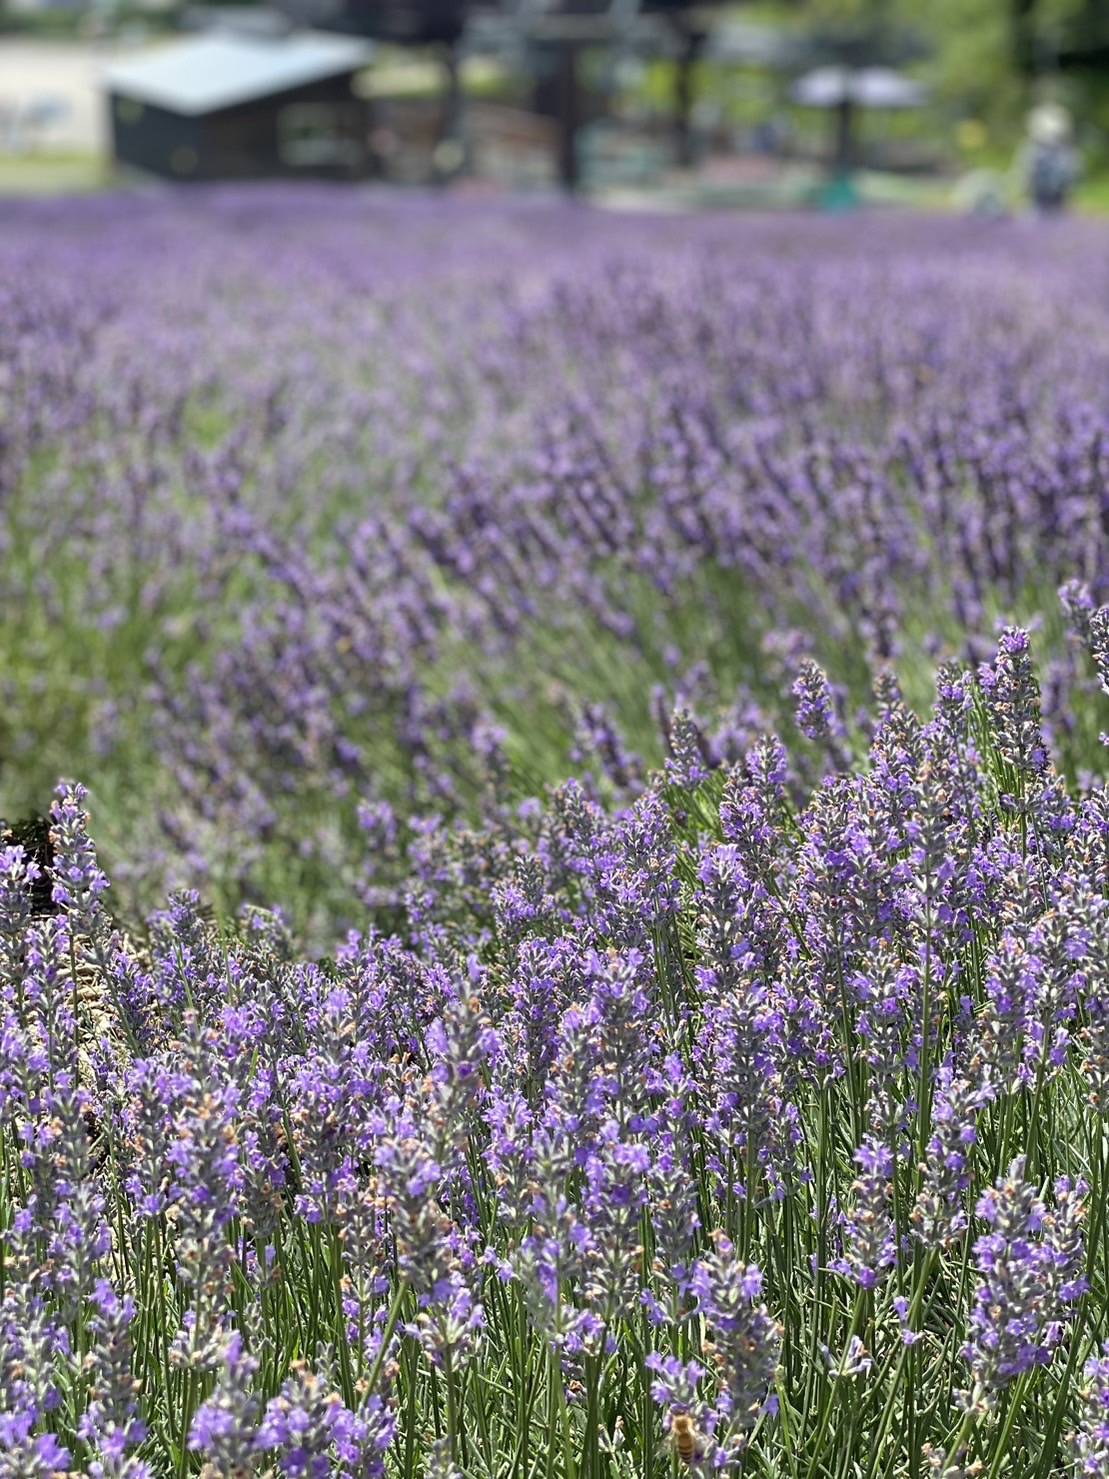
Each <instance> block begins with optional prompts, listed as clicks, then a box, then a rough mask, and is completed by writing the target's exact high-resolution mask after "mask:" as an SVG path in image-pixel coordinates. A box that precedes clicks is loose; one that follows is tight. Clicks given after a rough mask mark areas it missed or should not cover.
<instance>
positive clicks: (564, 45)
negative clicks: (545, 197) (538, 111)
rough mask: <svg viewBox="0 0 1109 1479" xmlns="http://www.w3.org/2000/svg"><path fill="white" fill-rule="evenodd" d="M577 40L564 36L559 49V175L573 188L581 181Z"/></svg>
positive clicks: (565, 186)
mask: <svg viewBox="0 0 1109 1479" xmlns="http://www.w3.org/2000/svg"><path fill="white" fill-rule="evenodd" d="M579 49H580V48H579V46H578V43H577V42H576V41H573V40H571V39H569V38H564V39H563V40H561V41H559V43H558V46H557V50H558V178H559V182H560V183H561V185H562V188H563V189H564V190H568V191H570V192H571V193H572V192H574V191H576V190H577V188H578V186H579V184H580V183H581V171H580V169H579V166H578V128H579V126H580V124H581V89H580V87H579V83H578V51H579Z"/></svg>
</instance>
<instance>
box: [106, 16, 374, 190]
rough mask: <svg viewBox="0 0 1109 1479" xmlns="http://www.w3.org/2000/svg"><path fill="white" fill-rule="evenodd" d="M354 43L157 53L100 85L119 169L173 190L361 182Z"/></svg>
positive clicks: (309, 36)
mask: <svg viewBox="0 0 1109 1479" xmlns="http://www.w3.org/2000/svg"><path fill="white" fill-rule="evenodd" d="M372 55H373V47H372V44H371V43H369V42H367V41H365V40H362V39H359V38H357V37H353V36H338V35H332V34H323V33H318V32H312V31H302V32H291V33H289V34H287V35H272V36H266V35H253V36H252V35H244V34H237V33H233V32H226V33H225V32H221V31H217V32H212V33H209V34H204V35H200V36H196V37H190V38H188V39H185V40H179V41H172V42H169V43H167V44H165V45H163V46H159V47H157V48H156V49H154V50H152V51H151V52H149V53H148V54H146V55H143V56H140V57H137V58H134V59H131V60H128V61H126V62H122V63H119V64H117V65H116V66H114V67H112V68H110V69H109V70H108V72H107V74H106V77H105V86H106V88H107V92H108V100H109V111H110V117H111V131H112V147H113V152H114V155H115V158H116V162H117V163H118V164H121V165H125V166H131V167H133V168H136V169H140V170H143V171H146V172H148V173H151V174H156V175H162V176H165V177H167V178H170V179H174V180H217V179H236V178H246V177H250V178H257V177H259V176H275V175H292V176H306V175H322V176H329V177H333V178H334V177H339V178H348V179H349V178H357V177H359V176H360V175H362V174H364V173H365V172H366V170H367V167H368V163H369V160H368V144H367V137H368V118H367V112H366V103H365V101H364V99H363V98H362V97H360V96H359V92H358V89H357V87H356V85H355V80H356V77H357V75H358V73H359V72H360V71H361V70H362V69H363V68H364V67H365V66H366V65H367V63H368V62H369V61H370V59H371V57H372Z"/></svg>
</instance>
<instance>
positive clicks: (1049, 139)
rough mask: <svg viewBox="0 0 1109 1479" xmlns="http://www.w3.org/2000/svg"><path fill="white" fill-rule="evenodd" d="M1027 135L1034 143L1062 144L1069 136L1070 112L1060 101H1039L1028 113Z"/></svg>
mask: <svg viewBox="0 0 1109 1479" xmlns="http://www.w3.org/2000/svg"><path fill="white" fill-rule="evenodd" d="M1028 136H1029V138H1030V139H1031V140H1032V142H1033V143H1035V144H1062V143H1063V142H1064V141H1065V140H1066V139H1068V138H1069V137H1070V114H1069V113H1068V112H1067V110H1066V108H1064V107H1063V105H1062V104H1061V103H1040V104H1039V106H1038V107H1035V108H1033V109H1032V111H1031V113H1029V115H1028Z"/></svg>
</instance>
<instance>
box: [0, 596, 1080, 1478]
mask: <svg viewBox="0 0 1109 1479" xmlns="http://www.w3.org/2000/svg"><path fill="white" fill-rule="evenodd" d="M1078 598H1081V600H1082V601H1083V602H1085V603H1086V605H1087V606H1088V608H1089V611H1090V613H1091V621H1090V623H1089V626H1090V627H1092V628H1093V629H1095V630H1096V622H1095V621H1094V620H1093V618H1094V617H1095V616H1096V618H1097V620H1098V621H1100V620H1104V619H1109V612H1107V611H1106V610H1105V609H1104V608H1098V607H1096V606H1094V605H1093V604H1092V601H1087V593H1085V592H1080V591H1079V592H1076V591H1071V592H1069V593H1068V599H1069V600H1070V601H1071V604H1073V603H1074V601H1075V600H1076V599H1078ZM826 689H827V679H826V678H825V676H824V674H823V673H822V672H820V671H819V670H818V669H816V668H815V667H807V668H806V669H805V676H804V681H803V682H801V683H800V684H799V685H798V691H797V698H796V701H797V705H798V709H799V711H800V714H799V719H800V723H801V725H802V727H803V728H805V729H806V732H811V734H812V738H811V739H808V740H803V741H802V740H799V741H798V742H797V744H796V746H795V750H794V753H791V752H790V751H788V750H787V749H786V748H785V747H783V745H782V744H781V742H780V741H779V740H778V739H776V738H774V737H773V736H771V735H767V736H764V737H761V738H759V739H757V740H756V741H755V742H754V743H752V744H751V745H750V746H749V747H748V749H747V750H746V752H745V754H744V755H743V756H742V757H741V758H740V759H739V760H737V761H735V762H733V763H730V764H727V765H716V766H710V765H709V764H708V763H707V762H705V763H702V762H700V761H697V760H695V759H692V758H690V756H691V755H692V753H693V751H696V750H697V745H696V744H695V743H694V741H693V740H692V739H691V738H688V737H687V738H686V739H683V740H682V741H681V744H680V745H677V746H676V747H675V748H676V750H677V751H679V752H681V753H683V754H684V752H685V751H686V750H688V751H689V752H690V756H687V757H686V758H685V759H682V760H681V761H680V763H679V762H678V761H675V763H673V764H670V765H668V766H666V767H665V768H663V769H660V770H657V771H654V772H651V773H649V774H648V775H647V776H646V777H645V779H644V782H643V786H642V790H641V794H639V795H638V796H637V797H636V799H635V800H634V801H632V802H631V803H629V804H627V805H623V806H617V807H606V806H604V805H602V804H601V803H600V802H598V801H597V800H596V799H594V798H592V797H591V796H590V794H589V792H588V790H587V788H586V787H585V786H584V785H583V784H582V783H581V782H580V781H577V780H569V781H566V782H564V783H562V784H560V785H557V786H554V787H551V788H548V789H547V791H546V792H545V794H544V796H543V797H542V799H540V800H537V801H535V803H534V804H532V805H529V806H527V807H524V808H522V809H520V810H518V811H517V812H515V813H512V812H510V811H508V810H505V811H504V812H502V813H500V814H496V815H492V816H490V817H489V818H488V819H487V820H486V821H484V822H483V823H482V824H481V825H480V826H478V827H476V828H469V829H465V828H461V827H458V828H447V827H440V828H437V829H424V830H423V831H421V832H418V833H417V834H416V836H415V837H414V839H413V840H412V842H411V843H410V845H409V846H408V848H407V850H406V855H405V857H404V859H403V860H402V867H401V871H402V872H403V874H404V881H403V883H402V884H401V885H400V887H399V903H398V905H397V913H398V919H399V920H401V921H402V923H401V925H400V927H398V929H396V930H395V931H394V932H392V933H389V934H383V933H380V932H377V931H374V930H369V931H366V932H363V933H357V932H351V933H350V934H349V935H348V936H347V937H346V938H345V939H344V940H343V941H342V943H341V945H340V946H339V947H338V949H337V950H336V952H335V954H334V956H333V957H331V958H326V959H315V960H310V959H304V958H302V957H301V956H300V955H299V953H298V952H297V950H296V948H295V945H294V943H293V941H292V939H291V937H290V935H289V932H288V930H287V929H286V927H285V926H284V924H283V922H282V921H281V919H280V918H279V917H278V916H276V915H273V914H268V913H266V912H265V911H261V910H259V909H257V908H253V907H247V908H246V909H245V910H244V911H243V913H242V915H241V916H240V918H239V919H238V921H237V922H236V923H235V924H234V925H233V926H231V925H228V926H218V925H217V924H215V923H214V922H213V921H212V919H211V918H210V917H209V916H207V915H206V914H205V912H204V910H203V909H202V908H201V905H200V902H199V899H198V897H197V895H196V894H194V893H189V892H182V893H177V894H175V895H174V896H172V898H171V899H170V901H169V903H168V906H167V907H166V908H165V909H163V910H162V911H160V912H159V913H157V914H156V915H154V916H153V917H152V919H151V920H150V923H149V927H148V930H147V932H146V933H145V935H144V936H143V937H142V938H141V939H139V940H138V941H137V942H136V941H135V940H132V939H131V938H129V937H128V936H127V935H125V934H124V933H123V932H122V931H121V930H120V929H119V928H118V927H117V926H116V925H115V924H114V923H113V919H112V916H111V915H110V913H109V912H108V901H109V899H110V897H111V890H110V887H109V886H108V880H107V879H106V877H105V874H104V872H103V871H102V869H101V867H100V863H99V859H98V855H97V850H96V847H95V844H94V843H93V841H92V840H91V838H90V835H89V831H88V816H87V812H86V801H87V798H86V795H85V792H84V791H83V789H82V788H81V787H79V786H75V785H71V784H63V785H62V786H61V787H60V788H59V791H58V794H57V797H56V799H55V801H54V804H53V809H52V821H53V830H52V844H53V855H54V861H53V879H54V882H53V890H52V903H51V905H50V906H49V907H47V908H43V907H42V906H41V905H40V906H36V904H35V902H34V901H35V898H36V897H37V896H36V894H35V891H34V889H35V884H36V882H37V879H36V873H37V866H36V864H35V863H34V862H32V861H29V859H28V858H27V856H26V855H25V853H24V851H23V849H22V848H20V847H18V846H15V847H9V848H8V849H6V850H5V851H4V852H3V853H2V854H0V944H2V952H0V954H2V961H3V983H4V985H3V1003H4V1005H3V1012H4V1020H3V1029H2V1034H0V1108H2V1131H0V1147H2V1153H0V1167H2V1181H0V1187H2V1201H0V1213H2V1226H3V1242H2V1248H3V1261H2V1263H0V1411H2V1413H3V1417H2V1420H0V1473H3V1474H11V1475H30V1474H43V1475H47V1474H63V1473H87V1474H90V1475H97V1476H100V1475H128V1476H138V1475H159V1476H161V1475H166V1476H168V1475H186V1474H204V1475H208V1476H242V1475H249V1474H259V1475H261V1474H273V1475H290V1476H293V1475H296V1476H300V1475H320V1476H324V1475H348V1476H354V1475H389V1476H401V1475H403V1476H405V1479H411V1476H416V1475H456V1476H457V1475H464V1476H483V1479H484V1476H490V1479H492V1476H505V1479H507V1476H510V1475H511V1476H524V1475H535V1474H542V1475H545V1476H551V1479H554V1476H558V1479H599V1476H606V1479H608V1476H612V1479H615V1476H628V1479H631V1476H633V1475H634V1476H640V1475H645V1476H648V1479H650V1476H657V1479H662V1476H663V1475H666V1474H673V1473H677V1472H679V1471H681V1470H682V1469H685V1468H689V1469H691V1470H694V1471H696V1472H700V1473H705V1474H708V1473H721V1474H729V1475H740V1474H743V1475H749V1474H750V1475H754V1474H763V1475H775V1476H777V1475H781V1476H785V1475H789V1476H791V1479H795V1476H812V1479H816V1476H818V1475H823V1476H829V1479H830V1476H839V1475H844V1474H858V1475H866V1476H867V1479H878V1476H894V1475H898V1476H899V1475H905V1474H913V1475H921V1474H941V1475H949V1476H953V1475H957V1474H976V1475H987V1476H989V1479H1000V1476H1002V1475H1006V1476H1018V1475H1019V1476H1024V1479H1045V1476H1047V1475H1049V1474H1057V1473H1066V1472H1072V1471H1073V1472H1075V1473H1080V1474H1100V1473H1102V1472H1103V1470H1104V1462H1105V1459H1104V1455H1105V1451H1106V1432H1105V1401H1104V1388H1105V1385H1106V1374H1105V1369H1104V1368H1105V1364H1106V1363H1105V1357H1104V1355H1103V1354H1102V1350H1103V1342H1104V1341H1105V1338H1106V1333H1107V1332H1106V1321H1107V1314H1109V1310H1107V1302H1106V1299H1107V1296H1106V1291H1107V1288H1109V1224H1107V1221H1106V1208H1107V1205H1109V1199H1107V1196H1106V1191H1107V1168H1109V1125H1107V1120H1106V1115H1107V1113H1109V1095H1107V1094H1106V1082H1107V1079H1109V1012H1107V1010H1106V1004H1105V1003H1106V991H1105V983H1106V979H1107V976H1109V911H1107V905H1106V898H1107V884H1109V848H1107V837H1109V796H1107V793H1106V791H1105V789H1104V787H1103V785H1101V784H1100V783H1097V784H1090V785H1087V786H1085V787H1083V788H1081V789H1077V790H1076V789H1073V788H1069V787H1068V786H1067V785H1066V784H1065V782H1064V781H1063V779H1062V778H1061V776H1060V775H1059V773H1058V771H1057V770H1056V768H1055V767H1054V765H1053V763H1052V761H1051V760H1050V758H1049V747H1048V745H1047V742H1046V740H1045V737H1044V732H1043V726H1042V721H1041V717H1040V715H1041V695H1040V692H1039V688H1038V685H1037V681H1036V678H1035V674H1034V667H1033V663H1032V654H1031V651H1030V641H1029V636H1028V634H1027V632H1025V631H1022V630H1020V629H1007V630H1006V631H1005V632H1004V633H1003V634H1002V635H1001V637H1000V639H999V641H998V644H997V647H996V651H995V653H994V655H993V657H992V658H991V659H990V660H989V661H988V662H986V663H984V664H983V665H982V667H981V668H980V670H979V671H978V672H977V673H975V672H973V671H972V670H969V669H963V668H960V667H959V666H958V665H956V664H948V665H946V666H944V667H943V668H941V669H940V671H939V674H938V678H937V682H936V696H935V700H934V704H933V707H932V710H931V714H930V716H929V717H928V718H927V719H920V718H918V717H916V716H915V715H914V713H913V712H912V711H911V710H910V709H909V708H908V707H907V705H906V703H905V702H904V699H903V697H902V694H901V692H900V690H899V687H898V685H897V683H896V680H895V679H894V678H893V676H892V674H890V673H889V672H886V673H884V674H882V676H881V678H880V680H879V682H878V683H877V685H876V691H875V695H874V699H873V702H872V704H871V706H870V717H869V721H868V725H867V728H868V731H869V736H870V737H869V740H868V742H866V744H865V745H862V744H860V745H859V748H858V753H857V758H856V759H855V760H854V761H853V762H850V763H847V764H844V765H843V766H842V767H836V768H830V769H827V770H826V772H825V773H824V774H823V775H822V776H821V778H820V779H819V780H818V781H817V782H816V783H815V784H813V783H812V781H811V780H810V779H808V778H807V777H809V776H810V775H811V774H812V772H813V770H814V767H815V765H816V760H815V758H814V757H815V755H816V754H818V753H820V752H821V747H825V746H827V744H828V741H829V738H832V739H834V740H835V742H836V743H837V744H841V745H845V746H846V745H848V744H849V743H857V736H856V735H854V734H853V732H852V731H851V730H850V729H847V728H845V729H844V730H843V731H842V732H840V731H839V730H838V727H835V728H833V726H832V725H831V723H830V722H829V723H827V724H816V723H813V722H811V720H812V715H813V712H814V704H815V708H817V709H820V708H822V707H826V705H824V703H823V701H820V702H816V701H815V700H814V695H818V694H820V693H823V692H825V691H826ZM687 727H688V726H687V725H686V723H685V721H683V722H682V723H681V724H679V723H678V722H677V721H675V723H674V725H673V732H674V734H676V735H677V734H685V733H686V729H687ZM375 825H376V823H375Z"/></svg>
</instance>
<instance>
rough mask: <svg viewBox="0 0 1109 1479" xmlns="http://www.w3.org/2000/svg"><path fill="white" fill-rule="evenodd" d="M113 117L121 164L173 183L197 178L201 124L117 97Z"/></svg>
mask: <svg viewBox="0 0 1109 1479" xmlns="http://www.w3.org/2000/svg"><path fill="white" fill-rule="evenodd" d="M109 101H110V107H109V113H110V115H111V127H112V153H113V155H114V156H115V158H116V160H117V162H118V163H120V164H126V165H130V166H131V167H132V168H134V169H141V170H148V171H150V172H151V173H152V174H156V175H165V176H167V177H168V178H170V179H179V180H186V179H190V178H192V177H193V176H194V175H195V172H196V166H197V163H198V161H199V159H200V120H199V119H197V118H185V117H182V116H181V115H180V114H178V113H170V112H168V111H167V110H166V109H165V108H156V107H154V106H152V105H151V104H150V103H138V102H136V101H135V100H134V99H133V98H126V97H121V96H120V95H119V94H117V93H113V94H112V95H111V98H110V100H109Z"/></svg>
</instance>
